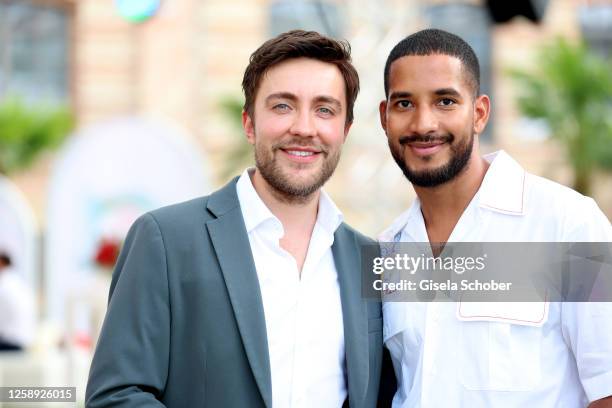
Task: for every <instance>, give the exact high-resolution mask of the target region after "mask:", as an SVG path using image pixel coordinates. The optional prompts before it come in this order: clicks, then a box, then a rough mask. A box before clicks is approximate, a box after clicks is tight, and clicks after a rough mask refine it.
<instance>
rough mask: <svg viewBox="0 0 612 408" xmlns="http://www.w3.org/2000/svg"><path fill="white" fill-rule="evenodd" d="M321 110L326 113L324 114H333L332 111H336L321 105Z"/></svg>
mask: <svg viewBox="0 0 612 408" xmlns="http://www.w3.org/2000/svg"><path fill="white" fill-rule="evenodd" d="M319 112H321V113H324V114H326V115H331V114H332V113H334V112H332V110H331V109H329V108H325V107H321V108H319Z"/></svg>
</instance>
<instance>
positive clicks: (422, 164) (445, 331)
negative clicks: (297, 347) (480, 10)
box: [380, 29, 612, 408]
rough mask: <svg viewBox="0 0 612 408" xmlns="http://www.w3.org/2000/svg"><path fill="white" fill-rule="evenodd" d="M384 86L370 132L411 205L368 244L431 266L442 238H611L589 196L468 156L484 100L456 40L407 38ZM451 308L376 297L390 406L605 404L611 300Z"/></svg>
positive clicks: (610, 371)
mask: <svg viewBox="0 0 612 408" xmlns="http://www.w3.org/2000/svg"><path fill="white" fill-rule="evenodd" d="M384 84H385V95H386V99H385V100H384V101H382V102H381V103H380V119H381V123H382V127H383V129H384V130H385V133H386V135H387V139H388V144H389V148H390V150H391V154H392V156H393V158H394V160H395V161H396V163H397V165H398V166H399V167H400V169H401V170H402V171H403V173H404V175H405V176H406V178H407V179H408V180H409V181H410V182H411V183H412V185H413V187H414V190H415V192H416V194H417V199H416V200H415V201H414V203H413V205H412V207H411V208H410V209H408V210H407V211H406V212H405V213H403V214H402V215H400V217H399V218H398V219H397V220H396V221H395V222H394V223H393V224H392V225H391V227H389V228H388V229H387V230H386V231H385V232H383V233H382V235H381V237H380V238H381V241H385V242H417V243H420V242H425V243H427V242H429V243H430V246H431V255H429V256H433V257H437V256H439V255H440V251H441V250H442V249H441V248H443V247H444V244H446V243H447V242H605V243H609V242H611V241H612V227H611V226H610V222H609V221H608V219H607V218H606V216H605V215H604V214H603V213H602V212H601V210H600V209H599V208H598V206H597V204H596V203H595V201H593V199H591V198H589V197H585V196H583V195H581V194H579V193H577V192H575V191H573V190H571V189H569V188H567V187H565V186H562V185H559V184H556V183H554V182H552V181H549V180H546V179H544V178H541V177H537V176H535V175H532V174H529V173H527V172H526V171H525V170H524V169H523V168H522V167H521V166H520V164H519V163H517V162H516V161H515V160H514V159H512V158H511V157H510V156H509V155H508V154H507V153H505V152H504V151H499V152H496V153H493V154H490V155H487V156H484V157H482V156H481V154H480V149H479V144H478V137H479V135H480V134H481V133H482V132H483V130H484V128H485V126H486V124H487V120H488V117H489V112H490V103H491V102H490V100H489V97H488V96H487V95H483V94H481V93H480V90H479V88H480V75H479V63H478V59H477V57H476V55H475V54H474V51H473V50H472V48H471V47H470V46H469V45H468V44H467V43H466V42H465V41H463V40H462V39H461V38H459V37H458V36H456V35H453V34H450V33H448V32H445V31H442V30H436V29H428V30H423V31H420V32H417V33H415V34H413V35H410V36H408V37H407V38H405V39H403V40H402V41H401V42H399V43H398V44H397V45H396V46H395V47H394V48H393V50H392V51H391V53H390V55H389V57H388V59H387V63H386V66H385V72H384ZM542 103H551V101H548V100H546V99H543V100H542ZM508 261H511V260H508ZM518 265H520V264H518ZM519 267H520V266H519ZM610 289H611V288H607V289H606V290H608V291H609V290H610ZM461 306H462V305H461V302H459V303H458V304H457V303H455V302H443V301H439V302H412V303H402V302H385V304H384V306H383V312H384V313H383V314H384V339H385V344H386V345H387V347H388V348H389V350H390V352H391V357H392V360H393V365H394V368H395V372H396V375H397V380H398V391H397V393H396V395H395V397H394V399H393V406H394V407H403V408H408V407H483V408H484V407H546V408H553V407H572V408H578V407H585V406H587V405H588V406H589V407H591V408H595V407H597V408H602V407H611V406H612V398H610V397H609V396H610V395H612V303H609V302H608V303H606V302H600V303H588V302H530V303H520V304H512V303H507V304H504V307H503V310H502V311H501V312H499V308H494V307H493V306H495V305H494V304H491V303H490V302H474V303H473V304H472V305H471V306H470V308H471V310H472V314H471V316H466V315H464V314H462V313H461V308H460V307H461Z"/></svg>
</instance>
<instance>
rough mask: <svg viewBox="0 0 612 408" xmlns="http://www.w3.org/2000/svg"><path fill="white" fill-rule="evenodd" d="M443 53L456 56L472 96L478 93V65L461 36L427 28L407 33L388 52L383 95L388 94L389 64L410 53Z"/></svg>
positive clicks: (473, 54)
mask: <svg viewBox="0 0 612 408" xmlns="http://www.w3.org/2000/svg"><path fill="white" fill-rule="evenodd" d="M434 54H443V55H450V56H452V57H456V58H458V59H459V60H460V61H461V62H462V64H463V69H464V70H465V72H466V73H467V78H468V81H469V83H470V85H471V86H472V87H473V89H474V96H477V95H478V94H480V65H479V64H478V57H476V53H475V52H474V50H473V49H472V47H470V45H469V44H468V43H467V42H465V41H464V40H463V39H462V38H461V37H459V36H457V35H455V34H451V33H449V32H447V31H444V30H439V29H436V28H428V29H426V30H421V31H418V32H416V33H414V34H411V35H409V36H408V37H406V38H404V39H403V40H402V41H400V42H399V43H398V44H397V45H396V46H395V47H393V49H392V50H391V53H390V54H389V57H388V58H387V63H386V64H385V96H387V97H388V96H389V71H390V70H391V64H393V62H394V61H395V60H397V59H399V58H402V57H406V56H410V55H434Z"/></svg>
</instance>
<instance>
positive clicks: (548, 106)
mask: <svg viewBox="0 0 612 408" xmlns="http://www.w3.org/2000/svg"><path fill="white" fill-rule="evenodd" d="M536 67H537V69H536V70H535V71H532V72H526V71H518V70H514V71H512V72H511V75H512V76H513V77H514V79H515V80H516V83H517V84H518V86H519V98H518V106H519V109H520V111H521V112H522V113H523V114H524V115H526V116H528V117H531V118H538V119H542V120H544V121H545V122H546V123H547V125H548V127H549V128H550V130H551V132H552V136H553V137H555V138H557V139H559V140H560V141H561V142H562V143H563V144H564V145H565V147H566V149H567V154H568V159H569V162H570V163H571V165H572V167H573V169H574V177H575V178H574V188H575V189H576V190H577V191H580V192H581V193H583V194H587V195H588V194H590V192H591V176H592V174H593V170H594V169H595V168H598V167H599V168H608V169H612V64H611V62H610V61H609V60H604V59H603V58H601V57H599V56H597V55H595V54H593V53H592V52H591V51H589V49H588V48H587V47H586V46H585V45H584V44H577V45H572V44H570V43H568V42H567V41H566V40H563V39H558V40H557V41H556V42H555V43H553V44H552V45H549V46H546V47H544V48H542V49H541V51H540V52H539V54H538V56H537V64H536Z"/></svg>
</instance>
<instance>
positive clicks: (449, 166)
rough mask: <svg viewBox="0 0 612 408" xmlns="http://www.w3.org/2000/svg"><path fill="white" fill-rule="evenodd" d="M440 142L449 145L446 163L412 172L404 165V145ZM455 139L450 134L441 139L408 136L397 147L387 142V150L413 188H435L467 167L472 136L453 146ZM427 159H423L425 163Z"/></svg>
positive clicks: (470, 153) (472, 143) (472, 142)
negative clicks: (448, 156)
mask: <svg viewBox="0 0 612 408" xmlns="http://www.w3.org/2000/svg"><path fill="white" fill-rule="evenodd" d="M435 140H440V141H443V142H446V143H449V145H450V150H451V158H450V160H449V161H448V163H446V164H444V165H442V166H440V167H438V168H436V169H430V170H422V171H414V170H411V169H410V168H409V167H408V165H407V164H406V162H405V160H404V157H403V154H402V153H403V150H404V149H406V148H408V147H404V145H405V144H406V143H410V142H425V143H426V142H431V141H435ZM454 140H455V137H454V136H453V135H452V134H448V135H445V136H441V137H433V136H421V135H416V136H409V137H403V138H400V143H399V146H393V145H392V144H391V142H389V149H390V150H391V155H392V156H393V159H394V160H395V163H397V165H398V166H399V168H400V169H401V170H402V172H403V173H404V176H405V177H406V178H407V179H408V180H409V181H410V182H411V183H412V184H414V185H415V186H419V187H437V186H439V185H441V184H444V183H447V182H449V181H451V180H452V179H454V178H455V177H457V175H458V174H459V173H461V171H462V170H463V169H464V168H465V167H466V166H467V164H468V162H469V160H470V156H471V155H472V148H473V147H474V134H473V133H472V135H471V136H470V138H469V139H466V140H465V142H463V143H461V144H457V145H453V144H452V142H453V141H454ZM428 159H429V158H427V157H426V158H425V160H426V161H427V160H428Z"/></svg>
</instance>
